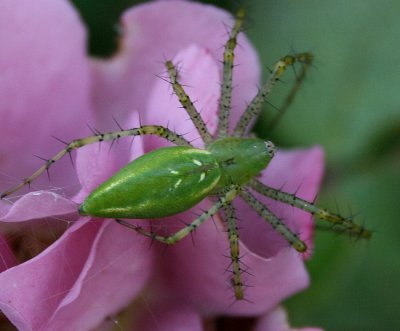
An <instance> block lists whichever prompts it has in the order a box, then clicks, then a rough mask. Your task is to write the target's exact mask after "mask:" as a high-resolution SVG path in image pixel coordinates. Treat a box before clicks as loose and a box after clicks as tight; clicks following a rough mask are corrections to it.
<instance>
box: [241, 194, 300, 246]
mask: <svg viewBox="0 0 400 331" xmlns="http://www.w3.org/2000/svg"><path fill="white" fill-rule="evenodd" d="M239 195H240V197H241V198H242V199H243V200H244V201H245V202H246V203H247V204H248V205H249V206H251V207H252V208H253V209H254V210H255V211H256V212H257V213H258V214H259V215H260V216H261V217H262V218H263V219H265V220H266V221H267V222H268V223H270V224H271V225H272V227H273V228H274V230H276V231H277V232H278V233H279V234H281V235H282V236H283V237H284V238H285V239H286V240H287V241H288V242H289V244H290V245H291V246H292V247H293V248H294V249H295V250H296V251H298V252H300V253H304V252H305V251H306V250H307V246H306V244H305V243H304V242H303V241H302V240H300V239H299V238H298V236H297V235H296V234H294V233H293V232H292V231H291V230H290V229H289V228H288V227H287V226H286V225H285V223H283V222H282V221H281V220H280V219H279V218H278V217H277V216H275V214H274V213H272V212H271V211H270V210H269V209H268V207H267V206H266V205H264V204H263V203H262V202H260V201H259V200H257V198H256V197H255V196H254V195H252V194H251V193H250V192H249V191H248V190H246V189H244V188H243V189H242V190H241V191H240V192H239Z"/></svg>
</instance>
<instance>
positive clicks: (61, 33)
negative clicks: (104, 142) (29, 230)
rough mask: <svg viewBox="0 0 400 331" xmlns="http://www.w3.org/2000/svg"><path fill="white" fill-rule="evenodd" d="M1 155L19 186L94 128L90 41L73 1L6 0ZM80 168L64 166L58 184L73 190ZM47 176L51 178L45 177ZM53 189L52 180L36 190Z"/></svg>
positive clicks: (1, 33) (0, 33) (0, 18)
mask: <svg viewBox="0 0 400 331" xmlns="http://www.w3.org/2000/svg"><path fill="white" fill-rule="evenodd" d="M0 44H1V45H2V52H1V54H0V71H1V73H2V75H1V77H2V78H1V80H0V116H1V119H2V120H1V122H0V129H1V132H2V136H3V137H5V140H3V142H2V144H1V145H0V154H1V155H7V157H6V158H2V159H1V161H0V167H1V170H2V172H3V173H5V174H7V175H8V176H9V177H10V179H12V180H10V183H7V184H4V182H2V185H1V188H0V189H1V190H2V189H4V188H5V187H6V186H10V185H14V184H16V183H17V182H18V181H19V180H20V179H21V178H22V177H25V176H27V175H29V174H30V173H32V171H33V170H36V168H38V167H39V165H41V164H43V161H38V160H36V159H35V158H33V157H32V156H31V155H32V154H33V153H34V154H37V155H41V156H44V157H49V156H51V155H52V154H53V153H55V152H56V151H58V150H59V149H60V148H62V147H63V146H62V145H60V143H59V142H57V141H56V140H54V139H52V138H51V136H52V135H54V136H57V137H60V138H62V139H65V140H68V139H72V138H77V137H79V136H80V135H81V134H82V132H84V131H86V128H85V124H86V122H87V121H89V122H90V104H89V96H90V93H89V87H90V86H89V85H90V80H89V71H88V63H87V59H86V54H85V49H86V34H85V31H84V29H83V25H82V24H81V21H80V19H79V17H78V15H77V14H76V12H75V10H73V9H72V7H71V6H70V4H69V3H68V2H66V1H53V0H40V1H29V0H21V1H17V2H16V1H12V0H6V1H2V4H1V9H0ZM72 173H73V168H72V167H71V166H70V165H69V164H68V163H63V162H60V165H58V166H57V171H54V172H52V176H51V184H52V185H54V186H65V185H71V184H72V183H73V182H71V178H70V176H69V175H70V174H72ZM44 177H46V176H44ZM34 185H35V186H36V187H41V186H40V185H45V186H46V187H47V186H48V185H49V184H48V180H47V178H46V179H45V180H44V181H43V182H42V181H40V180H39V181H36V182H35V183H34Z"/></svg>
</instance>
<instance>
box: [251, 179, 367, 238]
mask: <svg viewBox="0 0 400 331" xmlns="http://www.w3.org/2000/svg"><path fill="white" fill-rule="evenodd" d="M249 186H250V187H251V188H253V189H254V190H255V191H257V192H258V193H261V194H262V195H264V196H266V197H268V198H271V199H273V200H276V201H280V202H284V203H287V204H289V205H291V206H294V207H296V208H299V209H302V210H304V211H306V212H309V213H310V214H312V215H315V216H317V217H318V218H319V219H321V220H324V221H327V222H330V223H331V224H333V225H335V226H338V227H340V229H341V230H343V232H345V233H347V234H349V235H350V236H354V237H358V238H364V239H369V238H370V237H371V235H372V234H371V231H369V230H367V229H365V228H363V227H362V226H360V225H358V224H355V223H354V222H353V221H352V219H351V217H350V218H345V217H343V216H341V215H339V214H335V213H332V212H330V211H328V210H326V209H322V208H320V207H318V206H316V205H315V204H313V203H312V202H309V201H306V200H304V199H301V198H298V197H296V196H295V195H294V194H289V193H286V192H282V191H281V190H277V189H274V188H272V187H269V186H266V185H264V184H262V183H260V182H259V181H257V180H255V179H253V180H252V181H251V182H250V183H249Z"/></svg>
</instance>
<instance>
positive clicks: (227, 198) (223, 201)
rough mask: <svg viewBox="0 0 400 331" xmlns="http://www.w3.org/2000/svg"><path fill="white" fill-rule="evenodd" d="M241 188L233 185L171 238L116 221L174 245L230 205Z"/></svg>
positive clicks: (125, 222)
mask: <svg viewBox="0 0 400 331" xmlns="http://www.w3.org/2000/svg"><path fill="white" fill-rule="evenodd" d="M238 191H239V187H238V186H236V185H232V186H231V187H229V189H228V190H227V191H225V193H224V195H223V196H221V197H219V199H218V200H217V201H216V202H215V203H214V204H213V206H212V207H211V208H210V209H208V210H207V211H205V212H203V213H202V214H201V215H200V216H199V217H197V218H196V219H195V220H194V221H193V222H191V223H190V224H188V225H187V226H185V227H184V228H182V229H181V230H179V231H177V232H175V233H172V234H170V235H169V236H160V235H158V234H156V233H154V232H153V231H146V230H144V229H143V227H141V226H136V225H134V224H131V223H129V222H127V221H124V220H120V219H116V220H115V221H116V222H117V223H119V224H121V225H123V226H126V227H128V228H130V229H132V230H135V231H136V232H137V233H140V234H142V235H144V236H146V237H149V238H151V239H153V240H157V241H159V242H162V243H164V244H167V245H174V244H176V243H177V242H178V241H180V240H182V239H183V238H185V237H186V236H187V235H188V234H190V233H191V232H192V231H194V230H196V229H197V228H198V227H199V226H200V225H201V224H202V223H204V221H206V220H207V219H209V218H210V217H211V216H214V215H215V214H216V213H217V212H218V211H219V210H220V209H221V208H223V207H224V206H225V205H227V204H228V203H230V202H231V201H232V200H233V199H234V198H235V197H236V195H237V194H238Z"/></svg>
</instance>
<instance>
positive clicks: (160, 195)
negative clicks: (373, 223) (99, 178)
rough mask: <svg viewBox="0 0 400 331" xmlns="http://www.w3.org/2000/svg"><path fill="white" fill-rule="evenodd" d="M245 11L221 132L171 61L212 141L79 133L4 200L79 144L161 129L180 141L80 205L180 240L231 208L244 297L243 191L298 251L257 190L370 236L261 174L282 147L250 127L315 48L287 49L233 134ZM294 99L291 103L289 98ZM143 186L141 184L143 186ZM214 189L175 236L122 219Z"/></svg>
mask: <svg viewBox="0 0 400 331" xmlns="http://www.w3.org/2000/svg"><path fill="white" fill-rule="evenodd" d="M243 17H244V12H243V11H239V13H238V15H237V17H236V21H235V24H234V26H233V28H232V29H231V32H230V35H229V40H228V41H227V43H226V45H225V50H224V55H223V81H222V89H221V97H220V104H219V118H218V129H217V134H216V137H213V136H212V135H211V134H210V132H209V131H208V128H207V126H206V124H205V123H204V121H203V119H202V118H201V116H200V114H199V112H198V111H197V110H196V108H195V106H194V105H193V103H192V101H191V100H190V98H189V96H188V95H187V94H186V92H185V90H184V88H183V87H182V85H181V84H180V83H179V82H178V72H177V70H176V67H175V66H174V64H173V63H172V61H167V62H166V68H167V72H168V75H169V81H170V84H171V85H172V88H173V90H174V92H175V94H176V95H177V97H178V98H179V101H180V103H181V104H182V106H183V108H184V109H185V110H186V112H187V113H188V115H189V117H190V119H191V120H192V122H193V123H194V125H195V127H196V129H197V131H198V133H199V135H200V137H201V138H202V140H203V141H204V144H205V149H204V150H203V149H197V148H194V147H193V146H192V145H191V143H190V142H189V141H187V140H186V139H185V138H184V137H183V136H182V135H180V134H177V133H175V132H173V131H171V130H170V129H168V128H167V127H163V126H156V125H145V126H140V127H137V128H132V129H128V130H123V129H121V130H120V131H115V132H109V133H98V134H96V135H93V136H89V137H86V138H82V139H76V140H73V141H72V142H71V143H69V144H68V145H67V146H66V147H65V148H64V149H63V150H61V151H60V152H58V153H57V154H56V155H55V156H53V157H52V158H51V159H49V160H47V162H46V163H45V164H44V165H43V166H42V167H40V168H39V169H38V170H37V171H36V172H34V173H33V174H32V175H31V176H30V177H27V178H26V179H24V180H23V181H22V182H21V183H20V184H19V185H17V186H15V187H13V188H10V189H9V190H7V191H5V192H3V193H2V194H1V196H0V198H1V199H3V198H5V197H7V196H8V195H10V194H12V193H14V192H15V191H17V190H19V189H20V188H22V187H23V186H25V185H28V184H30V183H31V182H32V181H33V180H35V179H36V178H37V177H38V176H40V175H41V174H42V173H43V172H44V171H47V170H48V169H49V168H50V166H51V165H52V164H53V163H55V162H56V161H58V160H59V159H60V158H62V157H63V156H64V155H66V154H69V153H71V151H72V150H75V149H78V148H80V147H83V146H86V145H89V144H93V143H97V142H101V141H113V140H117V139H120V138H122V137H128V136H131V137H132V136H144V135H155V136H158V137H161V138H163V139H166V140H168V141H169V142H171V143H174V144H175V145H177V146H175V147H165V148H160V149H157V150H154V151H152V152H150V153H147V154H145V155H143V156H141V157H140V158H138V159H136V160H134V161H132V162H131V163H129V164H128V165H127V166H125V167H124V168H122V169H121V170H120V171H119V172H118V173H117V174H115V175H114V176H112V177H111V178H110V179H108V180H107V181H106V182H104V183H103V184H101V185H100V186H99V187H98V188H96V189H95V190H94V191H93V192H92V193H91V194H90V195H89V196H88V197H87V198H86V200H85V201H84V202H83V204H82V205H81V206H80V207H79V212H80V214H81V215H90V216H97V217H103V218H113V219H115V220H116V221H117V222H118V223H120V224H122V225H124V226H127V227H129V228H131V229H133V230H135V231H137V232H138V233H140V234H142V235H145V236H148V237H150V238H152V239H153V240H157V241H160V242H162V243H165V244H168V245H173V244H175V243H177V242H178V241H180V240H182V239H183V238H185V237H186V236H187V235H188V234H190V233H191V232H192V231H193V230H195V229H196V228H197V227H198V226H200V225H201V224H202V223H203V222H204V221H206V220H207V219H209V218H211V217H212V216H213V215H215V214H216V213H218V212H219V211H220V210H223V211H224V217H225V219H226V224H227V230H228V231H227V233H228V240H229V244H230V257H231V262H232V263H231V265H232V270H231V271H232V278H231V284H232V287H233V289H234V292H235V297H236V299H238V300H240V299H243V298H244V285H243V282H242V273H243V269H242V268H241V264H240V261H239V256H240V255H239V231H238V228H237V220H236V215H235V210H234V208H233V205H232V202H233V200H234V199H235V198H236V197H240V198H241V199H242V200H244V201H245V202H246V203H247V204H248V205H250V206H251V207H252V208H253V209H254V210H255V211H256V212H257V213H258V214H259V215H260V216H261V217H262V218H263V219H264V220H265V221H266V222H268V223H270V224H271V225H272V227H273V228H274V229H275V230H276V231H277V232H278V233H279V234H281V235H282V236H283V237H284V238H285V239H286V240H287V241H288V243H289V244H290V245H291V246H292V247H293V248H294V249H296V250H297V251H298V252H302V253H303V252H305V251H306V250H307V246H306V244H305V243H304V242H303V241H302V240H301V239H299V237H298V236H297V235H296V234H295V233H293V232H292V231H291V230H290V229H289V228H288V227H287V226H286V225H285V223H283V222H282V221H281V220H280V219H279V218H278V217H276V216H275V215H274V214H273V213H272V212H271V211H270V210H269V209H268V207H267V206H266V205H265V204H263V203H262V202H260V201H259V200H257V198H255V196H254V195H253V194H252V193H251V190H253V191H256V192H258V193H260V194H262V195H263V196H265V197H268V198H271V199H274V200H276V201H280V202H283V203H286V204H288V205H291V206H294V207H296V208H299V209H302V210H304V211H306V212H308V213H310V214H312V215H315V216H316V217H317V218H319V219H321V220H324V221H327V222H330V223H331V224H332V225H334V229H335V230H339V231H341V232H345V233H348V234H349V235H351V236H357V237H361V238H369V237H370V236H371V233H370V232H369V231H368V230H366V229H364V228H363V227H361V226H359V225H357V224H355V223H353V221H352V218H351V217H349V218H345V217H342V216H341V215H338V214H335V213H332V212H329V211H327V210H325V209H322V208H319V207H317V206H316V205H315V204H314V203H312V202H309V201H306V200H303V199H301V198H299V197H297V196H296V195H294V194H289V193H285V192H283V191H281V190H279V189H275V188H272V187H269V186H266V185H264V184H262V183H261V182H259V181H258V180H257V179H256V176H257V175H258V174H259V173H260V172H261V170H263V169H264V168H266V167H267V165H268V163H269V162H270V160H271V159H272V158H273V156H274V150H275V148H274V145H273V144H272V143H271V142H268V141H267V142H265V141H263V140H261V139H258V138H251V137H247V136H246V132H247V130H248V128H249V126H250V124H251V123H252V121H253V120H254V119H255V118H257V117H258V115H259V113H260V111H261V108H262V105H263V104H264V103H265V101H266V98H267V96H268V95H269V93H270V91H271V89H272V87H273V86H274V84H275V83H276V82H277V81H278V80H279V78H280V77H281V76H282V75H283V73H284V72H285V70H286V69H287V68H288V67H289V66H292V65H293V64H295V63H296V62H297V63H300V64H301V65H302V71H301V73H300V74H299V75H298V77H297V80H296V84H295V86H294V87H293V89H292V92H291V93H290V94H289V97H288V100H290V101H291V100H292V99H293V96H294V94H295V92H296V91H297V90H298V87H299V85H300V83H301V81H302V80H303V78H304V76H305V72H306V70H307V68H308V67H309V66H310V64H311V62H312V59H313V57H312V55H311V54H309V53H301V54H294V55H287V56H285V57H283V58H282V59H280V60H279V61H278V62H277V63H276V64H275V66H274V68H273V69H272V70H271V73H270V76H269V78H268V80H267V81H266V83H265V84H264V86H262V87H261V89H260V90H259V92H258V93H257V95H256V96H255V97H254V99H253V100H252V101H251V103H250V104H249V105H248V107H247V109H246V110H245V111H244V113H243V114H242V116H241V118H240V120H239V122H238V123H237V124H236V127H235V128H234V129H233V131H232V132H233V133H232V134H230V132H231V131H230V128H229V125H228V122H229V116H230V109H231V93H232V74H233V67H234V49H235V47H236V42H237V36H238V34H239V32H240V30H241V27H242V23H243ZM289 103H290V102H286V104H289ZM138 187H140V188H141V189H137V188H138ZM149 187H151V188H152V190H151V191H148V192H147V193H146V188H149ZM155 188H156V189H155ZM127 190H128V191H127ZM154 192H156V193H154ZM207 196H213V197H215V199H216V201H215V202H214V205H213V206H212V207H211V208H210V209H209V210H207V211H205V212H203V214H201V215H200V216H199V217H197V218H196V219H195V220H194V221H192V223H190V224H189V225H187V226H185V227H184V228H182V229H181V230H179V231H178V232H176V233H173V234H170V235H169V236H161V235H159V234H157V233H155V232H153V231H146V230H145V229H143V228H142V227H140V226H136V225H133V224H131V223H128V222H126V221H124V220H121V219H120V218H126V219H136V218H145V219H147V218H149V219H152V218H160V217H165V216H170V215H174V214H177V213H179V212H182V211H185V210H188V209H190V208H191V207H193V206H195V205H196V204H197V203H199V202H200V201H201V200H203V199H204V198H206V197H207Z"/></svg>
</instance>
